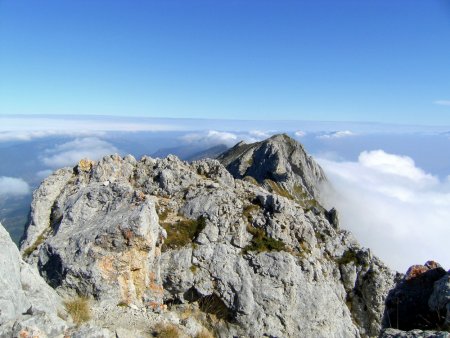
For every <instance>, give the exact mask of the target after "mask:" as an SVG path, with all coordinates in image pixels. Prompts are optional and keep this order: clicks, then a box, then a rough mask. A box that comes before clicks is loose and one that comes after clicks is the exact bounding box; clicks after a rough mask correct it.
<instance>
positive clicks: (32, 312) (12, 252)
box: [0, 224, 70, 337]
mask: <svg viewBox="0 0 450 338" xmlns="http://www.w3.org/2000/svg"><path fill="white" fill-rule="evenodd" d="M0 247H1V250H0V337H19V336H20V337H44V336H46V335H48V336H58V335H60V334H63V333H64V332H65V331H66V330H67V329H68V328H69V325H70V323H69V324H68V323H67V322H66V321H65V320H64V319H62V318H64V317H66V316H67V314H66V311H65V308H64V306H63V302H62V300H61V298H60V297H59V296H58V295H57V293H56V292H55V290H53V289H52V288H51V287H50V286H49V285H47V283H46V282H45V281H44V279H43V278H42V277H41V276H39V273H38V272H37V271H35V270H34V269H32V268H31V267H30V266H29V265H28V264H27V263H25V262H24V261H23V260H22V258H21V256H20V254H19V250H18V249H17V247H16V245H15V244H14V243H13V241H12V240H11V238H10V236H9V234H8V233H7V231H6V230H5V228H3V226H2V225H1V224H0Z"/></svg>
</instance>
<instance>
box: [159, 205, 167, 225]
mask: <svg viewBox="0 0 450 338" xmlns="http://www.w3.org/2000/svg"><path fill="white" fill-rule="evenodd" d="M157 214H158V217H159V221H160V222H164V221H165V220H166V219H167V216H169V209H167V208H166V209H164V211H160V210H157Z"/></svg>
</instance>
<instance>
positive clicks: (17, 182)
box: [0, 176, 30, 196]
mask: <svg viewBox="0 0 450 338" xmlns="http://www.w3.org/2000/svg"><path fill="white" fill-rule="evenodd" d="M29 193H30V186H29V185H28V183H27V182H25V181H24V180H23V179H21V178H15V177H6V176H1V177H0V196H24V195H27V194H29Z"/></svg>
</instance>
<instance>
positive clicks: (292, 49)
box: [0, 0, 450, 125]
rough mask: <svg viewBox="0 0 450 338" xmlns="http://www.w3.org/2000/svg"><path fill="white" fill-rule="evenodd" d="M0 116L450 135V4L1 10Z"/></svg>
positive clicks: (4, 0)
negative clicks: (410, 126)
mask: <svg viewBox="0 0 450 338" xmlns="http://www.w3.org/2000/svg"><path fill="white" fill-rule="evenodd" d="M438 100H439V101H443V102H441V104H436V103H434V102H435V101H438ZM0 114H105V115H134V116H160V117H204V118H240V119H299V120H332V121H380V122H396V123H418V124H448V125H450V4H449V1H448V0H351V1H350V0H339V1H337V0H329V1H324V0H310V1H301V0H296V1H289V0H283V1H281V0H272V1H268V0H255V1H251V0H248V1H244V0H242V1H239V0H226V1H218V0H217V1H214V0H159V1H152V0H146V1H130V0H127V1H125V0H124V1H116V0H108V1H95V0H76V1H75V0H70V1H69V0H52V1H48V0H39V1H27V0H0Z"/></svg>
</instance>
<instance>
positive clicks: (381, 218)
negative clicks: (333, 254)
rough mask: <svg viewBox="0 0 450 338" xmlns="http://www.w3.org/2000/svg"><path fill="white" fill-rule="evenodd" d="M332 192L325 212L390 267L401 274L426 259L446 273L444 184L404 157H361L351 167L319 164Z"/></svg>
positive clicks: (449, 185)
mask: <svg viewBox="0 0 450 338" xmlns="http://www.w3.org/2000/svg"><path fill="white" fill-rule="evenodd" d="M319 163H320V164H321V165H322V167H323V168H324V170H325V172H326V174H327V175H328V177H329V179H330V181H331V182H332V184H333V186H334V190H333V191H331V190H328V189H327V190H326V191H324V199H325V200H326V201H325V202H326V204H327V207H331V206H335V207H337V209H338V210H339V211H340V213H341V224H342V227H344V228H347V229H349V230H351V231H352V232H353V233H354V234H355V236H356V238H357V239H358V240H359V241H360V242H361V243H362V245H364V246H365V247H370V248H371V249H373V251H374V252H375V254H376V255H378V256H379V257H381V258H382V259H383V260H384V261H385V262H386V263H387V264H389V265H390V266H391V267H393V268H395V269H397V270H399V271H401V272H405V271H406V269H407V268H408V267H409V266H410V265H412V264H423V263H424V262H425V261H427V260H429V259H434V260H436V261H438V262H440V263H441V264H442V265H444V266H445V267H447V269H448V268H450V255H449V252H448V238H449V235H450V227H449V223H448V222H449V219H450V208H449V206H450V180H449V179H447V180H445V181H444V182H441V181H440V180H439V179H438V178H437V177H435V176H433V175H430V174H428V173H426V172H425V171H423V170H422V169H420V168H418V167H417V166H416V165H415V163H414V161H413V160H412V159H411V158H409V157H406V156H399V155H394V154H388V153H386V152H384V151H382V150H376V151H370V152H369V151H364V152H362V153H361V154H360V156H359V159H358V161H357V162H337V161H331V160H325V159H320V160H319Z"/></svg>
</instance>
